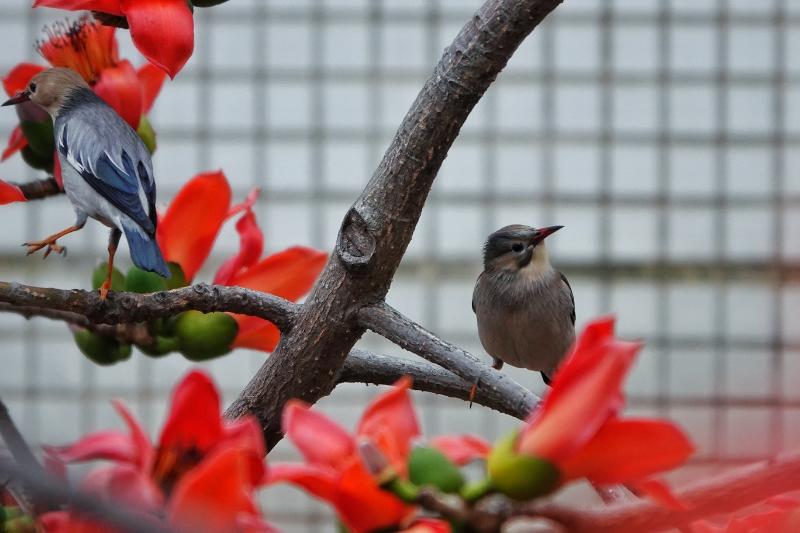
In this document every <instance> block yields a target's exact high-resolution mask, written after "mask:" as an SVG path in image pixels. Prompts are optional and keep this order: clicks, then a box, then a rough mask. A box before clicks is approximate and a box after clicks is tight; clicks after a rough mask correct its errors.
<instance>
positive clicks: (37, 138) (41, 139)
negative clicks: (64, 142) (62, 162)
mask: <svg viewBox="0 0 800 533" xmlns="http://www.w3.org/2000/svg"><path fill="white" fill-rule="evenodd" d="M34 105H36V104H34ZM37 107H38V106H37ZM19 127H20V129H21V130H22V134H23V135H25V139H26V140H27V141H28V146H30V147H31V149H32V150H33V151H34V152H36V153H37V154H38V155H39V156H41V157H46V156H50V157H53V153H54V152H55V149H56V142H55V138H54V137H53V119H51V118H50V115H46V116H45V117H44V120H20V122H19Z"/></svg>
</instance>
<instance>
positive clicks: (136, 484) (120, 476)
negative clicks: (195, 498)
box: [80, 465, 164, 513]
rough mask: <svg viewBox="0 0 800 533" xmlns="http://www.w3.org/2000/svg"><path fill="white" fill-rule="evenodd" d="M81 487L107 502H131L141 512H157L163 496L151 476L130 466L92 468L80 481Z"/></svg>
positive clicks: (161, 507)
mask: <svg viewBox="0 0 800 533" xmlns="http://www.w3.org/2000/svg"><path fill="white" fill-rule="evenodd" d="M80 487H81V490H83V491H86V492H88V493H90V494H95V495H97V496H100V497H102V498H104V499H106V500H108V501H112V502H119V503H124V504H126V505H131V506H133V507H135V508H137V509H139V510H142V511H149V512H154V513H156V512H160V511H161V510H162V509H163V507H164V495H163V494H162V493H161V489H159V488H158V487H157V486H156V485H155V483H153V480H152V479H150V477H149V476H148V475H147V474H146V473H144V472H142V471H140V470H138V469H136V468H134V467H133V466H131V465H114V466H107V467H104V468H98V469H96V470H92V471H91V472H89V474H87V475H86V476H85V477H84V478H83V480H81V486H80Z"/></svg>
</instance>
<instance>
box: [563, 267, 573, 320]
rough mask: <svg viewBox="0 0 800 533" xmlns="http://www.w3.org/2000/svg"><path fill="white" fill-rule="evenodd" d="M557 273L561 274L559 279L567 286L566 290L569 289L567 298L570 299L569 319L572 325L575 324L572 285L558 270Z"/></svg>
mask: <svg viewBox="0 0 800 533" xmlns="http://www.w3.org/2000/svg"><path fill="white" fill-rule="evenodd" d="M559 275H560V276H561V281H563V282H564V285H566V286H567V290H568V291H569V299H570V300H571V301H572V310H571V311H570V313H569V319H570V320H572V325H573V326H574V325H575V296H574V295H573V294H572V287H571V286H570V284H569V281H567V276H565V275H564V274H561V272H559Z"/></svg>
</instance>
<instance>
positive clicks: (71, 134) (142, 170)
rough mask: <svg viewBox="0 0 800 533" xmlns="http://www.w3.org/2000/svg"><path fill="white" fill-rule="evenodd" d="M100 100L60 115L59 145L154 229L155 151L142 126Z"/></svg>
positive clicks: (93, 181)
mask: <svg viewBox="0 0 800 533" xmlns="http://www.w3.org/2000/svg"><path fill="white" fill-rule="evenodd" d="M97 100H98V101H91V100H90V101H89V103H87V104H86V105H84V106H81V107H78V108H75V109H73V110H71V112H70V113H68V114H67V116H65V117H62V116H60V115H59V117H58V119H59V120H57V121H58V124H57V125H56V134H57V135H58V144H57V146H58V151H59V152H60V153H61V155H62V156H64V158H65V159H66V160H67V162H68V163H69V164H70V165H71V166H72V167H73V168H74V169H75V170H76V171H77V172H78V173H79V174H80V175H81V176H82V177H83V179H85V180H86V182H87V183H88V184H89V185H91V187H92V188H93V189H94V190H95V191H97V192H98V194H100V195H101V196H102V197H103V198H105V199H106V200H108V201H109V202H110V203H111V204H112V205H113V206H114V207H116V208H117V209H119V210H120V211H122V212H123V213H125V214H126V215H128V216H129V217H130V218H131V219H133V220H134V221H135V222H136V223H137V224H139V225H140V226H141V227H142V229H143V230H144V231H145V232H146V233H148V234H150V235H152V234H154V233H155V228H156V212H155V181H154V180H153V165H152V162H151V160H150V154H149V152H148V151H147V148H146V147H145V146H144V143H143V142H142V140H141V139H140V138H139V136H138V135H137V134H136V132H134V131H133V129H132V128H131V127H130V126H129V125H128V124H127V123H126V122H125V121H124V120H122V118H121V117H120V116H119V115H117V113H116V112H115V111H114V110H113V109H111V108H110V107H108V105H106V104H105V102H102V101H101V100H100V99H99V98H97Z"/></svg>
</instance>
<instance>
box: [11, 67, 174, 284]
mask: <svg viewBox="0 0 800 533" xmlns="http://www.w3.org/2000/svg"><path fill="white" fill-rule="evenodd" d="M26 101H31V102H33V103H35V104H37V105H39V106H40V107H41V108H43V109H44V110H45V111H47V112H48V113H49V114H50V116H51V117H53V130H54V135H55V141H56V152H57V155H58V162H59V163H60V166H61V177H62V181H63V183H64V191H65V192H66V194H67V198H69V200H70V202H71V203H72V206H73V208H74V209H75V215H76V219H75V223H74V224H73V225H72V226H71V227H69V228H67V229H65V230H64V231H60V232H58V233H56V234H54V235H51V236H49V237H47V238H46V239H42V240H41V241H35V242H27V243H25V244H23V246H28V247H29V250H28V255H30V254H32V253H34V252H36V251H38V250H41V249H42V248H46V250H45V252H44V257H47V256H48V255H49V254H50V252H56V253H62V252H64V250H65V249H64V247H63V246H60V245H58V244H57V243H56V241H57V240H58V239H60V238H61V237H63V236H65V235H67V234H69V233H72V232H75V231H78V230H80V229H81V228H83V226H84V225H85V224H86V220H87V217H91V218H93V219H95V220H97V221H99V222H101V223H102V224H104V225H106V226H108V227H109V228H111V234H110V236H109V240H108V275H107V277H106V280H105V282H104V283H103V284H102V286H101V287H100V297H101V298H102V299H106V296H107V294H108V290H109V289H110V288H111V273H112V271H113V268H114V254H115V253H116V251H117V246H118V245H119V241H120V238H121V236H122V234H123V233H124V234H125V238H126V239H127V241H128V246H129V248H130V252H131V259H132V260H133V264H134V265H136V266H137V267H138V268H140V269H142V270H146V271H148V272H156V273H158V274H159V275H161V276H163V277H165V278H169V277H170V271H169V267H168V266H167V263H166V261H165V260H164V257H163V255H162V254H161V250H160V249H159V247H158V242H157V241H156V225H157V224H158V219H157V215H156V209H155V202H156V184H155V178H154V176H153V163H152V161H151V160H150V152H148V150H147V147H146V146H145V144H144V142H143V141H142V140H141V138H140V137H139V135H138V134H137V133H136V132H135V131H134V130H133V128H131V127H130V125H128V123H127V122H125V120H123V119H122V117H120V116H119V115H118V114H117V112H116V111H114V110H113V109H112V108H111V107H110V106H109V105H108V104H106V103H105V102H104V101H103V100H102V99H101V98H100V97H99V96H97V94H96V93H95V92H94V91H92V89H91V88H90V87H89V85H88V84H87V83H86V81H85V80H84V79H83V78H82V77H81V76H80V75H79V74H78V73H77V72H75V71H74V70H72V69H69V68H49V69H46V70H44V71H42V72H40V73H38V74H36V75H35V76H33V77H32V78H31V80H30V81H29V82H28V85H27V86H26V87H25V89H24V90H23V91H20V92H19V93H17V95H16V96H14V97H12V98H11V99H9V100H8V101H6V102H5V103H3V104H2V105H3V106H8V105H16V104H19V103H22V102H26Z"/></svg>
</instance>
